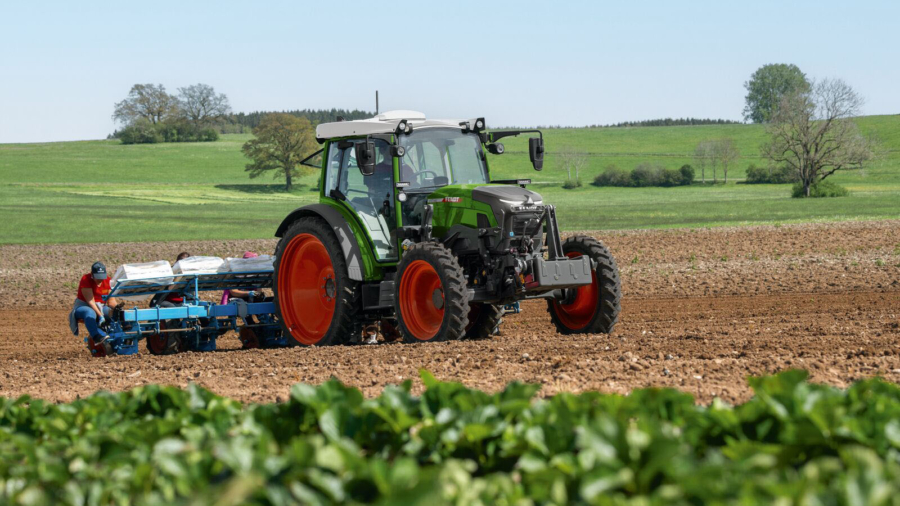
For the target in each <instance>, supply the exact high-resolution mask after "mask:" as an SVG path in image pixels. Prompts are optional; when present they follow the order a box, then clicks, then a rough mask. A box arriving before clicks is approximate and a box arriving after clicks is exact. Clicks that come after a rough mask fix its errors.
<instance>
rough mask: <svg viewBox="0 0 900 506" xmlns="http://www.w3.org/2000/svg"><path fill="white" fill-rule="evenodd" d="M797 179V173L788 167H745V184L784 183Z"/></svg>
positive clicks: (752, 165) (751, 165)
mask: <svg viewBox="0 0 900 506" xmlns="http://www.w3.org/2000/svg"><path fill="white" fill-rule="evenodd" d="M795 181H797V174H796V173H795V172H794V170H792V169H791V168H790V167H757V166H756V165H755V164H752V163H751V164H750V166H749V167H747V179H746V180H745V183H747V184H786V183H793V182H795Z"/></svg>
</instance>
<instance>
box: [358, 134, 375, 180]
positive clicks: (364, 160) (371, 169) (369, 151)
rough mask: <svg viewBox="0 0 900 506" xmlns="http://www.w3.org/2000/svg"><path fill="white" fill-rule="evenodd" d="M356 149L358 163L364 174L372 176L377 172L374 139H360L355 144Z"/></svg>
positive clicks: (360, 170)
mask: <svg viewBox="0 0 900 506" xmlns="http://www.w3.org/2000/svg"><path fill="white" fill-rule="evenodd" d="M354 149H355V150H356V165H357V166H358V167H359V172H360V173H362V175H363V176H371V175H372V174H374V173H375V143H374V142H372V141H359V142H357V143H356V146H354Z"/></svg>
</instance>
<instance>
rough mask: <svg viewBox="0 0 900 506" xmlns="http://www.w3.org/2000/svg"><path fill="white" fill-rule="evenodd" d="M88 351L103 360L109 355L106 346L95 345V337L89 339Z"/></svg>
mask: <svg viewBox="0 0 900 506" xmlns="http://www.w3.org/2000/svg"><path fill="white" fill-rule="evenodd" d="M88 350H90V351H91V355H92V356H94V357H95V358H103V357H105V356H106V355H107V353H106V346H103V344H102V343H100V344H98V343H95V342H94V338H93V337H89V338H88Z"/></svg>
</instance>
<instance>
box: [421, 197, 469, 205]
mask: <svg viewBox="0 0 900 506" xmlns="http://www.w3.org/2000/svg"><path fill="white" fill-rule="evenodd" d="M441 202H449V203H452V204H459V203H460V202H462V197H443V198H439V199H428V203H429V204H438V203H441Z"/></svg>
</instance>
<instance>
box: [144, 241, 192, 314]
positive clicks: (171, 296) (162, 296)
mask: <svg viewBox="0 0 900 506" xmlns="http://www.w3.org/2000/svg"><path fill="white" fill-rule="evenodd" d="M190 256H193V255H191V254H190V253H188V252H187V251H182V252H181V253H179V254H178V256H177V257H175V263H176V264H177V263H178V262H180V261H182V260H184V259H185V258H188V257H190ZM173 265H174V264H173ZM174 288H175V285H169V286H168V288H167V290H172V289H174ZM182 304H184V294H182V293H181V292H165V293H158V294H156V295H154V296H153V298H152V299H150V307H157V306H159V307H176V306H180V305H182Z"/></svg>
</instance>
